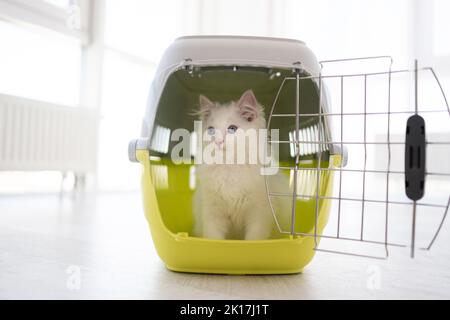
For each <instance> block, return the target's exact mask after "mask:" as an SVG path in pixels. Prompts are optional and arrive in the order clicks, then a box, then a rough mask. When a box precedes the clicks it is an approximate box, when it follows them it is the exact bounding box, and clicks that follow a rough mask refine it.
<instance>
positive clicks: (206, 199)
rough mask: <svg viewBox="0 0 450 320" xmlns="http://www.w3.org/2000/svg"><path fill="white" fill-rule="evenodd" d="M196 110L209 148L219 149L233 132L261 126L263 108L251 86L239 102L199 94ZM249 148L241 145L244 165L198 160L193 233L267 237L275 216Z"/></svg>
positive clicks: (223, 148)
mask: <svg viewBox="0 0 450 320" xmlns="http://www.w3.org/2000/svg"><path fill="white" fill-rule="evenodd" d="M198 114H199V115H200V120H201V121H202V126H203V129H204V130H205V132H206V134H209V135H210V136H211V140H212V142H210V143H209V147H211V146H213V149H214V151H215V152H219V153H220V152H226V150H227V148H233V147H234V145H233V143H235V142H236V140H235V139H236V138H237V136H238V135H240V134H241V135H242V134H245V133H246V132H248V130H250V129H251V130H255V129H256V131H257V129H264V128H265V126H266V121H265V118H264V111H263V108H262V107H261V105H260V104H259V103H258V101H257V100H256V97H255V95H254V94H253V91H252V90H247V91H246V92H245V93H244V94H243V95H242V96H241V98H240V99H239V101H238V102H230V103H228V104H223V105H222V104H219V103H215V102H212V101H210V100H209V99H208V98H206V97H205V96H202V95H201V96H200V110H199V111H198ZM212 144H214V145H212ZM252 147H255V146H254V145H251V146H247V147H246V150H245V152H246V153H247V154H246V158H245V159H246V161H247V162H244V164H200V165H197V167H196V176H197V179H198V180H197V182H198V183H197V186H198V187H197V190H196V192H195V198H194V213H195V216H194V220H195V221H194V235H195V236H199V237H205V238H212V239H245V240H261V239H268V238H269V237H270V236H271V233H272V231H273V230H274V227H275V220H274V217H273V215H272V212H271V208H270V204H269V200H268V197H267V192H266V188H265V181H264V176H263V175H261V172H260V169H261V165H259V164H258V163H256V164H250V162H248V159H249V157H248V152H249V148H252ZM235 150H236V149H235ZM253 151H254V150H253ZM237 152H239V151H237ZM236 156H237V155H236ZM234 160H236V157H235V159H234ZM280 178H281V179H280ZM272 181H275V183H276V184H279V185H280V186H281V185H282V184H285V185H284V186H287V184H288V181H287V179H285V176H283V175H280V174H278V178H275V180H272ZM282 187H283V186H281V188H282ZM277 188H278V189H279V188H280V187H277ZM288 199H289V197H288ZM276 201H280V200H275V203H276ZM283 201H284V204H285V205H287V206H288V205H289V204H288V203H286V200H283ZM288 202H289V201H288ZM280 205H282V204H280ZM285 207H286V206H285ZM283 211H288V209H287V208H285V209H284V210H283Z"/></svg>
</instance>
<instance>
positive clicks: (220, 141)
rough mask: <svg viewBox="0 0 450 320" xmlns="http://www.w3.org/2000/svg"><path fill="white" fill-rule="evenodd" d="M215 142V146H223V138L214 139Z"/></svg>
mask: <svg viewBox="0 0 450 320" xmlns="http://www.w3.org/2000/svg"><path fill="white" fill-rule="evenodd" d="M215 142H216V145H217V147H218V148H219V149H222V148H223V140H216V141H215Z"/></svg>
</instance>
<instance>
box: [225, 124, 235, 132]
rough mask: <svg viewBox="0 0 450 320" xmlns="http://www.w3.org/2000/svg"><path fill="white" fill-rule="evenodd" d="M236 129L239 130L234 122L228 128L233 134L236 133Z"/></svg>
mask: <svg viewBox="0 0 450 320" xmlns="http://www.w3.org/2000/svg"><path fill="white" fill-rule="evenodd" d="M236 130H237V127H236V126H235V125H234V124H232V125H231V126H229V127H228V129H227V131H228V133H231V134H233V133H235V132H236Z"/></svg>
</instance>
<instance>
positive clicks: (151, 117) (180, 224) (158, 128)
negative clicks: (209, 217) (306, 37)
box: [129, 36, 450, 274]
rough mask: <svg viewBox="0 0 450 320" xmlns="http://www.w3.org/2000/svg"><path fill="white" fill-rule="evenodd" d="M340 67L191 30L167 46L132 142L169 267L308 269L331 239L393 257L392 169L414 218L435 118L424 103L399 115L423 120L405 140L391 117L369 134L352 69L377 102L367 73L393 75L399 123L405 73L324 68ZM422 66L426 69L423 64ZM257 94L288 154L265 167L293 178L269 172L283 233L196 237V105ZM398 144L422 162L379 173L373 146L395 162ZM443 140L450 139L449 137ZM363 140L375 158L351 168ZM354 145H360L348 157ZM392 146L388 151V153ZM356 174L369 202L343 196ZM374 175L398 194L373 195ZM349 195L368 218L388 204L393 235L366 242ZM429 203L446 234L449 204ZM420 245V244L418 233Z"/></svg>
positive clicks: (305, 54) (280, 44) (281, 152)
mask: <svg viewBox="0 0 450 320" xmlns="http://www.w3.org/2000/svg"><path fill="white" fill-rule="evenodd" d="M373 58H374V59H384V58H386V57H373ZM364 59H365V58H364ZM340 61H341V60H340ZM344 61H345V60H344ZM335 62H337V61H326V62H322V63H319V62H318V61H317V60H316V58H315V56H314V54H313V53H312V52H311V50H310V49H309V48H308V47H307V46H306V45H305V43H303V42H301V41H297V40H289V39H277V38H260V37H238V36H192V37H182V38H179V39H177V40H176V41H174V43H173V44H172V45H171V46H170V47H169V48H168V49H167V50H166V52H165V53H164V55H163V58H162V60H161V62H160V64H159V67H158V69H157V71H156V75H155V78H154V81H153V83H152V86H151V89H150V95H149V99H148V106H147V110H146V113H145V117H144V120H143V124H142V133H141V138H139V139H136V140H133V141H131V142H130V145H129V158H130V160H131V161H134V162H140V164H141V165H142V167H143V173H142V196H143V202H144V211H145V216H146V218H147V221H148V223H149V226H150V230H151V234H152V238H153V241H154V244H155V247H156V250H157V252H158V254H159V256H160V258H161V259H162V260H163V261H164V263H165V264H166V266H167V268H169V269H170V270H174V271H184V272H201V273H221V274H287V273H298V272H301V271H302V270H303V268H304V267H305V266H306V265H307V264H308V263H309V262H310V261H311V259H312V258H313V256H314V254H315V251H317V250H321V249H319V243H320V242H321V241H323V240H322V239H343V240H350V241H359V242H364V243H371V244H378V245H382V246H383V248H385V249H386V255H387V248H388V246H390V245H396V244H393V243H391V242H390V241H389V240H390V239H388V231H387V225H388V215H389V204H390V203H392V202H393V203H396V202H395V201H392V199H389V195H390V194H391V192H392V191H389V181H390V180H389V179H390V178H389V176H390V175H396V174H399V173H401V174H403V175H404V176H406V177H407V179H406V180H407V181H406V184H407V185H406V190H407V194H408V196H409V198H410V199H411V200H408V201H406V200H403V203H405V204H407V205H411V207H413V209H414V217H415V214H416V213H415V212H416V207H418V206H420V205H421V203H420V202H418V200H419V199H420V198H421V196H422V195H423V191H424V188H425V187H424V179H425V176H426V175H427V174H428V173H430V172H426V171H425V169H424V168H425V145H426V144H427V141H425V131H424V130H425V129H424V122H421V121H423V119H422V118H421V117H420V116H419V115H418V109H417V108H416V109H415V110H412V111H405V112H401V111H399V113H401V114H404V115H414V114H415V115H416V118H411V119H409V121H408V128H409V129H408V132H407V139H406V140H403V141H400V142H399V141H390V140H389V138H390V134H389V124H388V127H387V128H388V130H387V132H388V133H387V137H386V139H387V141H384V140H383V141H382V142H370V141H367V140H366V136H367V135H366V133H367V132H366V131H367V117H368V115H369V114H371V113H370V112H369V111H368V110H367V103H364V109H363V110H362V111H359V112H346V111H345V110H344V103H343V100H344V80H345V79H346V77H347V76H349V77H352V76H353V77H360V78H362V79H363V81H364V101H366V98H367V79H368V78H370V76H372V75H373V76H376V75H382V76H383V77H385V79H387V81H388V82H387V83H388V87H387V90H385V91H387V92H388V97H387V98H388V99H389V100H388V103H387V105H388V110H387V111H386V112H378V113H377V114H381V115H382V116H384V117H385V118H388V119H390V115H391V114H393V113H395V110H391V107H390V104H391V77H392V74H393V73H395V72H396V71H392V70H391V69H390V66H389V69H388V70H387V71H384V72H373V73H364V74H362V73H358V74H348V75H342V74H340V75H324V74H323V72H322V68H323V65H324V64H326V63H331V64H334V63H335ZM415 71H416V73H417V68H416V70H415ZM431 71H432V70H431ZM405 72H406V71H405ZM433 75H434V72H433ZM327 78H328V79H330V80H331V79H337V80H338V83H340V90H338V92H340V93H341V98H340V99H341V106H340V112H337V113H332V112H331V108H330V100H331V96H330V92H329V87H328V84H325V81H324V80H325V79H327ZM435 79H436V80H437V78H435ZM247 89H252V90H253V92H254V93H255V96H256V97H257V99H258V101H259V102H260V103H261V105H262V106H263V107H264V113H265V115H266V126H267V129H268V130H270V129H276V130H277V133H278V136H277V137H276V138H274V137H272V136H270V137H268V146H269V148H271V147H273V146H276V150H278V151H277V153H276V154H277V156H278V161H277V162H276V164H273V163H270V164H269V165H267V164H265V166H266V168H268V169H271V168H275V169H277V170H279V171H280V173H281V174H282V175H284V176H285V177H286V183H287V186H286V189H283V190H280V189H277V187H276V186H275V185H274V184H272V182H271V175H265V176H264V183H265V190H266V196H267V199H268V203H269V204H270V208H271V211H272V215H273V219H274V222H275V225H276V230H275V232H274V234H273V236H272V237H271V238H270V239H266V240H215V239H207V238H202V237H197V236H193V235H192V230H193V214H194V210H195V209H194V203H193V202H194V200H193V197H194V193H195V190H196V188H198V184H199V183H201V181H198V179H196V170H195V167H196V164H195V161H194V158H195V155H196V153H197V152H198V148H197V147H196V145H198V141H197V140H198V139H199V138H198V136H196V135H195V134H194V133H195V128H194V120H195V118H194V117H193V116H192V111H193V110H194V109H195V108H196V106H198V100H199V96H200V95H206V96H207V97H209V98H211V99H212V100H214V101H219V102H224V103H225V102H229V101H236V100H237V99H239V97H240V95H241V94H242V92H244V91H245V90H247ZM416 89H417V87H416ZM383 90H384V89H383ZM442 94H443V92H442ZM444 98H445V97H444ZM445 103H446V101H445ZM435 111H436V110H435ZM438 111H440V112H445V116H446V117H449V113H448V107H446V108H442V109H441V110H438ZM374 114H375V113H374ZM352 115H359V116H361V117H363V118H364V120H363V123H364V140H363V141H362V137H359V140H357V141H345V138H344V136H343V134H342V133H343V131H344V124H343V123H344V118H345V117H344V116H352ZM336 120H338V121H336ZM446 120H448V119H447V118H446ZM388 122H389V120H388ZM336 123H337V124H338V125H340V126H338V128H333V127H332V124H336ZM447 124H448V123H447ZM352 126H353V125H352ZM404 128H406V122H404V123H402V130H403V129H404ZM179 129H182V130H184V132H188V133H190V135H189V139H190V140H189V143H188V151H189V152H188V155H187V156H184V158H183V161H174V159H173V157H172V155H173V151H174V149H175V148H176V146H177V144H178V143H179V139H180V137H179V135H174V132H177V130H179ZM336 129H337V130H336ZM339 132H340V134H339ZM396 144H398V145H402V146H403V147H405V149H404V150H406V152H407V153H408V154H407V155H406V158H407V159H409V157H411V159H414V160H411V164H410V163H406V166H407V168H409V169H407V168H405V170H401V172H400V170H398V171H395V170H393V169H392V168H391V167H389V165H390V163H389V164H388V166H387V168H384V169H377V170H376V169H373V170H371V169H370V168H369V166H368V161H367V148H370V147H371V146H372V145H374V146H379V145H382V146H386V150H387V152H388V154H386V158H389V159H391V157H392V154H391V149H390V147H391V146H392V145H396ZM436 144H438V145H444V146H447V143H446V142H443V141H442V140H441V141H440V142H436ZM354 145H357V146H362V147H364V149H365V150H364V152H363V153H362V155H360V154H359V153H358V151H357V152H356V154H357V156H358V157H361V158H362V159H363V160H364V166H363V167H362V168H359V169H352V168H349V169H347V167H346V163H347V161H348V159H349V157H351V146H354ZM347 147H348V150H350V151H349V152H348V154H347ZM421 148H422V149H421ZM383 152H384V151H379V150H378V151H377V154H383ZM416 158H417V159H418V160H415V159H416ZM402 159H403V157H402ZM416 161H418V162H416ZM420 161H422V162H421V163H420ZM441 171H445V170H444V169H442V170H441ZM348 172H350V173H352V172H358V173H362V174H363V177H362V179H363V184H362V186H363V187H362V189H363V194H362V197H360V198H355V199H350V198H345V195H344V194H342V185H343V184H345V183H346V182H345V179H344V177H345V175H344V173H348ZM371 173H380V174H383V175H384V176H386V179H387V180H386V181H387V182H386V184H387V189H386V191H385V192H386V193H385V197H383V198H382V199H379V200H371V199H368V198H367V194H366V192H365V189H366V188H367V187H366V186H367V184H368V182H366V179H367V180H369V181H370V179H369V177H366V175H367V176H368V175H370V174H371ZM432 174H435V175H438V176H439V177H443V178H444V179H447V178H448V177H449V176H450V174H449V173H445V172H434V173H432ZM335 175H336V177H335ZM447 180H448V179H447ZM447 180H445V181H447ZM333 190H334V191H333ZM383 190H384V189H383ZM383 192H384V191H383ZM336 194H337V195H336ZM279 198H288V199H290V206H289V223H288V224H283V223H281V221H280V212H277V209H276V208H275V207H274V206H273V202H274V201H275V199H279ZM341 201H342V202H344V201H356V202H358V203H362V219H363V217H364V208H365V205H366V204H368V203H380V204H382V205H383V206H385V207H383V210H382V213H383V214H382V216H383V217H385V218H386V219H385V220H384V226H385V229H383V230H384V231H385V232H384V233H383V237H382V239H381V240H370V239H369V238H366V237H365V236H364V232H365V230H364V225H365V224H364V221H363V222H361V224H360V227H361V229H360V235H361V237H359V236H358V237H351V236H345V235H344V234H343V232H342V228H343V227H342V226H341V221H340V216H341V211H342V210H344V208H343V209H342V210H341V206H342V207H344V206H343V205H341ZM337 202H338V203H337ZM397 202H402V201H397ZM424 205H429V206H433V207H436V208H438V209H439V210H442V211H444V217H443V218H442V221H441V224H440V225H439V228H438V231H437V232H439V230H440V229H441V227H442V223H443V220H444V218H445V214H446V212H447V210H448V203H446V204H440V203H427V204H424ZM332 206H333V207H336V208H337V209H336V210H337V216H338V219H337V230H338V231H337V234H331V235H325V234H324V233H323V231H324V228H325V226H326V225H327V223H328V220H329V216H330V211H331V210H330V209H331V207H332ZM359 211H361V209H359ZM333 223H334V224H335V221H334V222H333ZM414 224H415V221H414ZM358 225H359V224H358ZM340 229H341V231H340ZM414 232H415V231H414ZM414 232H413V234H414ZM437 232H436V235H437ZM412 241H413V242H414V236H413V240H412ZM433 241H434V239H433ZM323 250H324V251H333V252H339V251H338V250H327V249H323Z"/></svg>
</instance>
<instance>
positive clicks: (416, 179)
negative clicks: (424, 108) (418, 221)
mask: <svg viewBox="0 0 450 320" xmlns="http://www.w3.org/2000/svg"><path fill="white" fill-rule="evenodd" d="M425 150H426V149H425V120H424V119H423V118H422V117H421V116H419V115H418V114H415V115H413V116H411V117H409V118H408V121H407V123H406V136H405V191H406V195H407V196H408V198H409V199H411V200H414V201H416V200H419V199H421V198H422V197H423V195H424V192H425V157H426V153H425V152H426V151H425Z"/></svg>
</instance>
